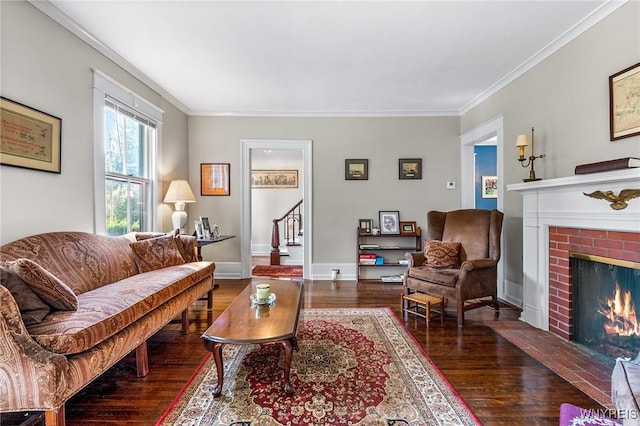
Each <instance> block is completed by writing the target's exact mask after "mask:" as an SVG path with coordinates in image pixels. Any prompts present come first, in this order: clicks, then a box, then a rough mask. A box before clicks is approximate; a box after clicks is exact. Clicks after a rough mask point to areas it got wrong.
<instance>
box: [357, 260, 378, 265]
mask: <svg viewBox="0 0 640 426" xmlns="http://www.w3.org/2000/svg"><path fill="white" fill-rule="evenodd" d="M359 264H360V265H375V264H376V260H375V259H360V262H359Z"/></svg>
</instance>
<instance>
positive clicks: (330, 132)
mask: <svg viewBox="0 0 640 426" xmlns="http://www.w3.org/2000/svg"><path fill="white" fill-rule="evenodd" d="M459 126H460V123H459V119H458V117H420V118H417V117H416V118H274V117H262V118H258V117H254V118H247V117H245V118H243V117H205V116H197V117H196V116H192V117H190V119H189V151H190V153H191V157H190V174H191V179H192V182H199V172H198V170H199V163H201V162H227V163H231V196H230V197H197V198H198V202H197V203H195V204H192V205H191V206H190V213H189V214H190V215H192V214H193V215H196V216H197V215H205V213H208V214H209V215H210V216H215V217H217V218H219V219H216V220H219V221H220V225H221V226H222V230H223V233H230V234H235V235H238V234H239V232H240V219H241V216H240V213H241V211H240V209H241V205H240V204H241V193H240V189H241V188H240V156H241V149H240V148H241V147H240V141H241V140H242V139H297V140H312V141H313V143H312V151H313V189H312V191H313V221H314V223H313V231H312V232H313V248H312V253H313V259H312V261H313V263H355V256H356V251H355V248H356V241H355V232H356V231H355V229H356V227H357V225H358V219H360V218H371V219H374V220H375V222H376V223H377V221H378V211H379V210H399V211H400V219H401V220H410V221H416V222H417V223H418V225H419V226H422V227H424V226H425V223H426V212H427V210H431V209H442V210H447V209H452V208H456V207H458V206H459V205H460V193H459V190H458V189H456V190H447V189H445V183H446V181H447V180H455V181H459V176H460V170H459V161H458V159H459V157H460V146H459V142H458V134H459ZM346 158H368V159H369V180H367V181H345V179H344V160H345V159H346ZM399 158H422V159H423V168H424V171H423V178H422V180H413V181H411V180H402V181H401V180H398V159H399ZM305 231H306V233H305V235H308V232H309V231H310V230H309V229H305ZM214 246H215V247H211V246H209V247H207V250H206V251H205V250H203V254H204V256H205V258H207V257H209V258H213V259H216V260H220V261H228V262H239V261H240V241H239V239H235V240H232V241H228V242H225V243H223V244H218V245H214Z"/></svg>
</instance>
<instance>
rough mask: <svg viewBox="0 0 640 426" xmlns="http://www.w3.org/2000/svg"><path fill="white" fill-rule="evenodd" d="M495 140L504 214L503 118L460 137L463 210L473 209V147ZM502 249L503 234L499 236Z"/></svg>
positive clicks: (500, 277)
mask: <svg viewBox="0 0 640 426" xmlns="http://www.w3.org/2000/svg"><path fill="white" fill-rule="evenodd" d="M492 137H495V138H496V157H497V158H496V172H497V173H496V175H497V177H498V210H500V211H501V212H504V179H503V177H504V167H503V165H504V129H503V116H502V115H499V116H497V117H496V118H494V119H492V120H489V121H487V122H485V123H483V124H481V125H479V126H478V127H475V128H473V129H471V130H469V131H468V132H466V133H465V134H463V135H462V136H460V196H461V197H462V198H461V200H460V205H461V206H462V208H463V209H473V208H475V183H476V178H475V155H474V149H473V148H474V146H475V145H476V144H477V143H480V142H483V141H485V140H487V139H489V138H492ZM501 246H502V247H504V232H503V233H502V235H501ZM503 258H504V256H501V257H500V262H499V263H498V297H499V298H501V299H502V298H504V297H503V296H504V294H505V283H504V261H503Z"/></svg>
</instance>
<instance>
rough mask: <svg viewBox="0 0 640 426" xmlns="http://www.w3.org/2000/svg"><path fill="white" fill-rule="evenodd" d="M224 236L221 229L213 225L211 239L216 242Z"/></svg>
mask: <svg viewBox="0 0 640 426" xmlns="http://www.w3.org/2000/svg"><path fill="white" fill-rule="evenodd" d="M221 235H222V233H221V232H220V227H219V226H218V225H215V224H214V225H213V229H212V231H211V238H213V239H214V240H215V239H217V238H220V236H221Z"/></svg>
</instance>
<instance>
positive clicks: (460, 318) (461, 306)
mask: <svg viewBox="0 0 640 426" xmlns="http://www.w3.org/2000/svg"><path fill="white" fill-rule="evenodd" d="M458 327H464V300H458Z"/></svg>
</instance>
